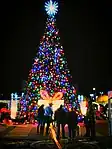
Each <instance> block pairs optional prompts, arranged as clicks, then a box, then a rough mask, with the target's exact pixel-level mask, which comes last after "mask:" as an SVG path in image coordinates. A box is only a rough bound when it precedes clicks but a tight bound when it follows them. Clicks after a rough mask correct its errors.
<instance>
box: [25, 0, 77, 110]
mask: <svg viewBox="0 0 112 149" xmlns="http://www.w3.org/2000/svg"><path fill="white" fill-rule="evenodd" d="M57 8H58V3H56V2H52V1H51V0H50V1H49V2H47V3H45V9H46V12H47V14H48V18H47V22H46V28H45V33H44V36H43V37H42V39H41V41H40V46H39V49H38V53H37V56H36V57H35V58H34V62H33V65H32V69H31V70H30V72H29V77H28V81H27V88H26V92H27V94H28V95H29V97H30V100H29V103H28V104H29V105H30V110H31V109H33V111H35V109H36V106H37V102H38V100H39V99H41V95H40V91H41V90H45V91H46V92H47V93H48V95H49V96H50V97H53V96H54V95H55V93H59V92H61V93H62V94H63V97H62V100H65V102H70V103H72V102H73V100H75V87H74V86H73V85H72V80H71V79H72V77H71V75H70V71H69V69H68V66H67V61H66V59H65V56H64V50H63V46H62V45H61V44H60V36H59V30H58V29H57V28H56V19H55V17H54V16H55V14H56V13H57V11H58V9H57ZM68 50H69V49H68Z"/></svg>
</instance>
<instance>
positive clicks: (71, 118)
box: [67, 107, 78, 139]
mask: <svg viewBox="0 0 112 149" xmlns="http://www.w3.org/2000/svg"><path fill="white" fill-rule="evenodd" d="M77 117H78V115H77V114H76V111H75V109H74V108H73V107H72V108H71V110H70V111H69V112H68V118H67V120H68V131H69V138H70V139H71V137H72V138H74V137H75V136H76V127H77V123H78V118H77Z"/></svg>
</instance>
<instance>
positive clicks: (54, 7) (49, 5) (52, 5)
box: [45, 0, 58, 17]
mask: <svg viewBox="0 0 112 149" xmlns="http://www.w3.org/2000/svg"><path fill="white" fill-rule="evenodd" d="M45 10H46V12H47V14H48V15H49V16H51V17H53V16H54V15H55V14H56V13H57V12H58V3H57V2H55V1H54V2H52V0H50V1H49V2H46V3H45Z"/></svg>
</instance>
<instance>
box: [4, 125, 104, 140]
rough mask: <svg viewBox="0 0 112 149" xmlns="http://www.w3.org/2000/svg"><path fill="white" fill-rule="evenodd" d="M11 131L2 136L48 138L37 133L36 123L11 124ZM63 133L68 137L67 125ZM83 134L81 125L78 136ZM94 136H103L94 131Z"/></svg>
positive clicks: (33, 138) (32, 138) (83, 129)
mask: <svg viewBox="0 0 112 149" xmlns="http://www.w3.org/2000/svg"><path fill="white" fill-rule="evenodd" d="M13 127H15V128H13V129H12V130H11V131H9V132H8V133H7V134H5V135H4V138H8V139H28V140H30V139H31V140H43V139H45V140H46V139H48V137H46V136H43V135H40V134H39V135H38V134H37V133H36V127H37V126H36V125H33V124H27V125H16V126H13ZM65 134H66V137H68V128H67V126H66V127H65ZM84 135H85V128H84V127H81V128H80V130H79V136H78V137H83V136H84ZM96 136H99V137H100V136H103V135H101V134H100V133H96Z"/></svg>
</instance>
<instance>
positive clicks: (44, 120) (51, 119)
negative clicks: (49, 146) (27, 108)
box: [37, 104, 95, 139]
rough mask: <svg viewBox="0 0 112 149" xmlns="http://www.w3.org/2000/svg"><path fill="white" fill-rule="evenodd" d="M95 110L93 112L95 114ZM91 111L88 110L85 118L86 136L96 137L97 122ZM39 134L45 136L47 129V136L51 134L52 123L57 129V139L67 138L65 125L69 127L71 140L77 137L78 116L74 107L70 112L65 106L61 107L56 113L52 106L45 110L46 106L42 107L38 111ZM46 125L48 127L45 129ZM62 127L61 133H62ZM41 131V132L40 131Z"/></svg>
mask: <svg viewBox="0 0 112 149" xmlns="http://www.w3.org/2000/svg"><path fill="white" fill-rule="evenodd" d="M93 111H94V110H92V112H93ZM92 112H91V109H88V111H87V115H86V116H85V117H84V124H85V128H86V136H87V137H89V136H92V137H94V136H95V121H94V117H93V115H94V114H93V113H92ZM37 121H38V125H37V133H40V134H43V133H44V130H45V129H46V131H45V132H46V135H48V134H49V127H50V123H52V124H53V125H54V126H55V128H56V135H57V139H60V137H61V135H62V138H65V129H64V128H65V125H66V124H67V125H68V134H69V138H70V139H71V138H75V137H76V131H78V114H77V112H76V109H75V108H74V107H71V108H70V109H69V110H68V111H65V109H64V106H62V105H61V106H60V107H59V108H58V109H57V110H56V111H55V113H53V110H52V104H49V106H47V107H45V108H44V105H41V106H40V108H39V109H38V116H37ZM45 124H47V126H46V127H45ZM60 127H61V130H62V131H61V132H62V133H61V132H60ZM39 130H40V131H39Z"/></svg>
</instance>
